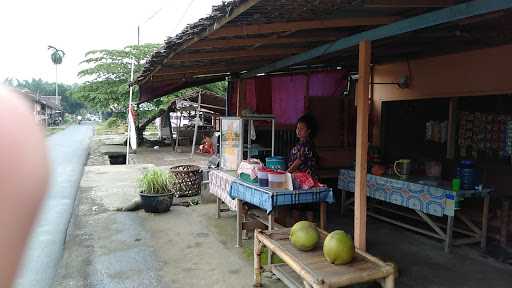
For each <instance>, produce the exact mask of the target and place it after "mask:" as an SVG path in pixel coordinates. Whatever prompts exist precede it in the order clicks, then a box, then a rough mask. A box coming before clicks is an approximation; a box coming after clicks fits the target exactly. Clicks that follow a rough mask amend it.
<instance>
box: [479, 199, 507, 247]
mask: <svg viewBox="0 0 512 288" xmlns="http://www.w3.org/2000/svg"><path fill="white" fill-rule="evenodd" d="M489 198H491V197H490V196H489V194H487V195H486V196H485V198H484V209H483V213H482V232H481V234H480V237H481V238H480V248H482V250H485V249H486V248H487V223H488V221H489ZM502 217H503V215H502Z"/></svg>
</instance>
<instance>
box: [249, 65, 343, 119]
mask: <svg viewBox="0 0 512 288" xmlns="http://www.w3.org/2000/svg"><path fill="white" fill-rule="evenodd" d="M244 85H245V89H244V91H245V95H244V99H245V101H244V102H245V103H242V104H243V105H241V106H242V107H244V108H245V107H248V108H250V109H251V110H252V111H254V112H256V113H261V114H268V113H272V114H274V115H275V116H276V120H277V123H278V124H284V125H294V124H295V123H296V121H297V119H298V118H299V117H300V116H301V115H302V114H304V112H305V111H306V110H307V98H308V97H319V96H340V95H341V94H342V93H343V91H344V89H345V86H346V72H345V71H341V70H336V71H326V72H315V73H308V74H295V75H285V76H273V77H259V78H255V79H248V80H244ZM244 108H242V109H244Z"/></svg>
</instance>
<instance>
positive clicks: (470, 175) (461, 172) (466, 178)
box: [457, 160, 476, 190]
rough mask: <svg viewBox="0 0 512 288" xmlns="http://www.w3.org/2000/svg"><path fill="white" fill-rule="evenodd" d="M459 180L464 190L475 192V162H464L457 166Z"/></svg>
mask: <svg viewBox="0 0 512 288" xmlns="http://www.w3.org/2000/svg"><path fill="white" fill-rule="evenodd" d="M457 178H459V179H460V184H461V185H460V186H461V189H462V190H473V189H475V185H476V170H475V162H474V161H473V160H462V161H460V162H459V165H458V166H457Z"/></svg>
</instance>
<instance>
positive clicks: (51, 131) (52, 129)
mask: <svg viewBox="0 0 512 288" xmlns="http://www.w3.org/2000/svg"><path fill="white" fill-rule="evenodd" d="M64 129H66V128H64V127H46V137H48V136H50V135H52V134H55V133H57V132H60V131H62V130H64Z"/></svg>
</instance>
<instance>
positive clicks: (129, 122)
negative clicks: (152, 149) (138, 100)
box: [126, 59, 135, 165]
mask: <svg viewBox="0 0 512 288" xmlns="http://www.w3.org/2000/svg"><path fill="white" fill-rule="evenodd" d="M134 62H135V61H134V60H133V59H132V68H131V70H132V71H131V76H130V83H132V82H133V69H134ZM132 96H133V85H131V86H130V99H129V100H128V115H127V122H128V138H127V139H126V165H128V164H129V161H128V159H129V157H128V156H129V155H130V131H131V129H132V127H131V121H130V116H131V113H132ZM132 118H133V117H132Z"/></svg>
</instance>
